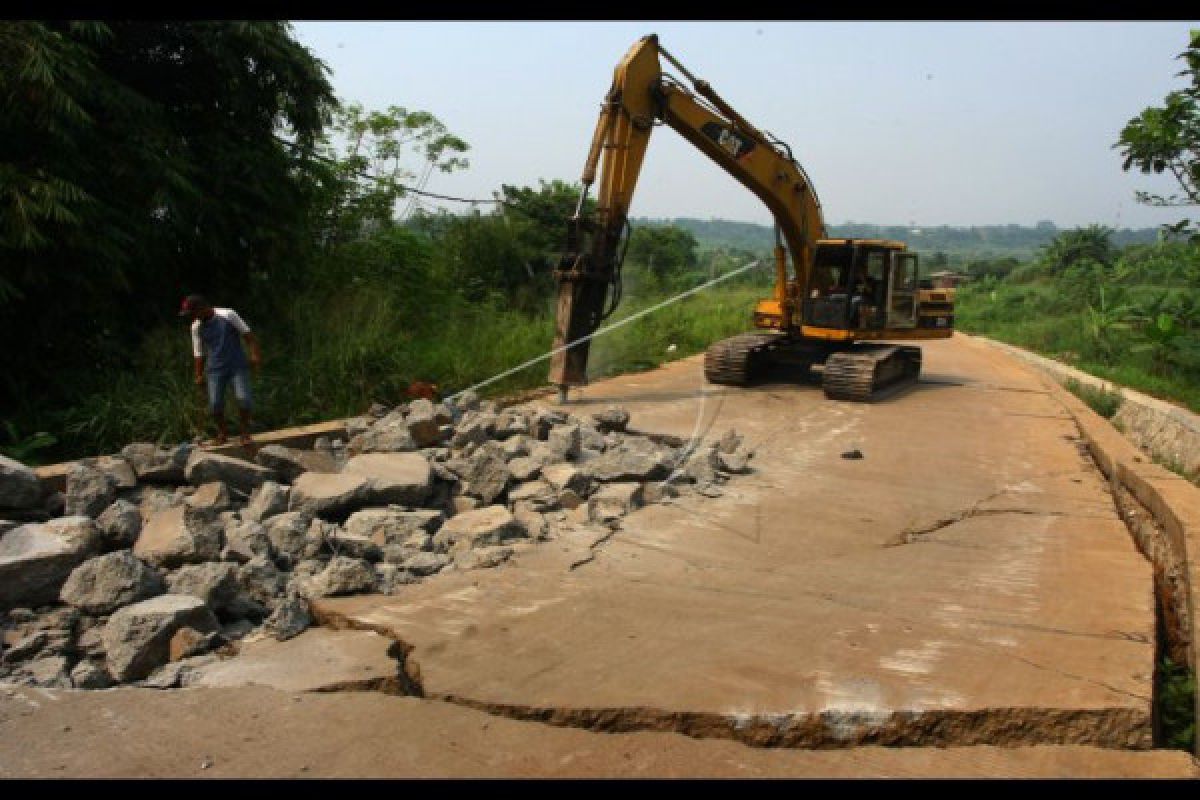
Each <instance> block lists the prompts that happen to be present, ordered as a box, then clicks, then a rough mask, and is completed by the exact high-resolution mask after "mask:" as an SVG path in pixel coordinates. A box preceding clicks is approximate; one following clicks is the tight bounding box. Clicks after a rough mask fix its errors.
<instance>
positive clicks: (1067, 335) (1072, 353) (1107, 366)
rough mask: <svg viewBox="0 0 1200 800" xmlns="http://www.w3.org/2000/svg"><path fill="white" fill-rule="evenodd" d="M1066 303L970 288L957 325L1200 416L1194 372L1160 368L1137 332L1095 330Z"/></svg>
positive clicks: (1024, 287)
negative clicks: (1144, 349)
mask: <svg viewBox="0 0 1200 800" xmlns="http://www.w3.org/2000/svg"><path fill="white" fill-rule="evenodd" d="M1063 302H1064V301H1063V300H1062V298H1061V297H1060V296H1059V295H1058V293H1057V292H1056V290H1055V289H1054V288H1053V287H1052V286H1046V285H1038V284H1016V285H1007V284H1001V285H1000V286H999V287H997V288H996V289H994V290H981V289H965V290H963V291H960V292H959V294H958V298H957V304H956V305H957V308H956V309H955V326H956V327H958V328H959V329H960V330H963V331H966V332H968V333H978V334H981V335H984V336H989V337H991V338H993V339H997V340H999V341H1002V342H1007V343H1008V344H1012V345H1016V346H1018V347H1023V348H1026V349H1028V350H1032V351H1034V352H1036V353H1040V354H1041V355H1044V356H1048V357H1050V358H1054V359H1057V360H1059V361H1062V362H1064V363H1067V364H1070V365H1071V366H1073V367H1075V368H1076V369H1080V370H1082V371H1084V372H1087V373H1089V374H1091V375H1095V376H1096V377H1099V378H1104V379H1105V380H1108V381H1110V382H1112V383H1115V384H1118V385H1120V386H1125V387H1128V388H1131V389H1136V390H1137V391H1140V392H1143V393H1145V394H1148V395H1151V396H1153V397H1157V398H1159V399H1162V400H1166V401H1168V402H1173V403H1177V404H1179V405H1182V406H1184V407H1186V408H1189V409H1191V410H1192V411H1195V412H1198V413H1200V379H1198V377H1197V375H1196V374H1195V371H1194V370H1184V369H1178V368H1164V367H1163V365H1161V364H1156V363H1154V361H1153V359H1152V358H1151V356H1150V355H1149V354H1148V353H1145V352H1139V351H1138V350H1137V349H1135V348H1136V345H1137V344H1138V342H1139V340H1138V338H1137V336H1136V335H1135V334H1134V333H1133V332H1132V331H1131V330H1128V329H1124V328H1114V329H1112V330H1110V331H1106V332H1104V333H1103V334H1097V333H1096V332H1095V331H1091V330H1089V328H1088V324H1087V322H1088V320H1087V316H1086V314H1085V312H1083V311H1077V310H1070V309H1066V308H1063V307H1062V303H1063ZM1085 399H1086V398H1085Z"/></svg>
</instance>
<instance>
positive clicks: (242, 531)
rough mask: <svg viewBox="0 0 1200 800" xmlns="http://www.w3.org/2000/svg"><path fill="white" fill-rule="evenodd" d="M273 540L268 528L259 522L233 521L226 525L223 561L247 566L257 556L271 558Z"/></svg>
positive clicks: (222, 552)
mask: <svg viewBox="0 0 1200 800" xmlns="http://www.w3.org/2000/svg"><path fill="white" fill-rule="evenodd" d="M270 555H271V540H270V538H268V536H267V528H266V526H265V525H262V524H261V523H258V522H241V521H238V520H233V521H230V522H227V523H226V524H225V549H224V550H222V551H221V560H222V561H233V562H236V563H238V564H245V563H246V562H247V561H249V560H250V559H252V558H254V557H255V556H268V557H269V556H270Z"/></svg>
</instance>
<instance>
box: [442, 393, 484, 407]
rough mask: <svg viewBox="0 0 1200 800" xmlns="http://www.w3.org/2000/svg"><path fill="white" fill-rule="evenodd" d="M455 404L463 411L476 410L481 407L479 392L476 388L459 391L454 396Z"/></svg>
mask: <svg viewBox="0 0 1200 800" xmlns="http://www.w3.org/2000/svg"><path fill="white" fill-rule="evenodd" d="M448 404H449V403H448ZM453 404H454V406H455V407H456V408H458V409H460V410H462V411H475V410H477V409H478V408H479V393H478V392H476V391H475V390H474V389H467V390H466V391H464V392H459V393H458V394H457V395H455V396H454V397H453Z"/></svg>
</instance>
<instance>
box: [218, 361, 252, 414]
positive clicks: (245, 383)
mask: <svg viewBox="0 0 1200 800" xmlns="http://www.w3.org/2000/svg"><path fill="white" fill-rule="evenodd" d="M207 378H208V407H209V409H210V410H211V411H212V413H213V414H214V415H215V416H220V415H221V414H223V413H224V411H225V387H226V386H228V385H229V384H230V383H232V384H233V394H234V396H236V397H237V401H238V406H240V407H241V408H242V409H243V410H245V411H250V410H251V409H252V408H253V407H254V399H253V398H252V397H251V395H250V370H248V369H246V368H245V367H241V368H239V369H227V370H220V371H216V372H213V371H210V372H208V373H207Z"/></svg>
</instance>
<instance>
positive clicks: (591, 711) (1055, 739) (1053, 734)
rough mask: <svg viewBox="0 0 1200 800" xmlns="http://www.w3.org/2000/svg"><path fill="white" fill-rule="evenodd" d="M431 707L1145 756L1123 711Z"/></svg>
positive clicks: (608, 724)
mask: <svg viewBox="0 0 1200 800" xmlns="http://www.w3.org/2000/svg"><path fill="white" fill-rule="evenodd" d="M436 699H439V700H442V701H443V702H447V703H453V704H455V705H460V706H465V707H467V708H472V709H474V710H476V711H482V712H484V713H487V714H492V715H495V716H502V717H507V718H509V719H517V720H523V721H529V722H541V723H543V724H546V725H554V726H557V727H570V728H582V729H584V730H589V731H593V732H598V733H632V732H639V731H655V732H661V733H678V734H682V735H684V736H689V737H691V738H694V739H732V740H734V741H737V742H740V743H742V744H744V745H747V746H750V747H763V748H791V749H836V748H851V747H859V746H867V745H876V746H885V747H949V746H956V747H957V746H969V745H980V744H989V745H993V746H1018V745H1033V744H1058V745H1063V744H1087V745H1093V746H1097V747H1113V748H1126V749H1149V748H1150V746H1151V730H1150V727H1151V724H1150V718H1149V714H1147V713H1144V712H1141V711H1138V710H1136V709H1130V708H1100V709H1080V710H1064V709H1045V708H988V709H978V710H975V711H955V710H945V709H927V710H919V711H872V710H835V709H828V710H824V711H818V712H788V711H785V712H761V713H746V712H729V713H721V712H704V711H672V710H669V709H661V708H651V707H645V706H633V707H612V708H561V707H553V706H528V705H519V704H510V703H493V702H484V701H479V700H475V699H473V698H469V697H463V696H460V695H455V694H450V693H446V694H438V695H436Z"/></svg>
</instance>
